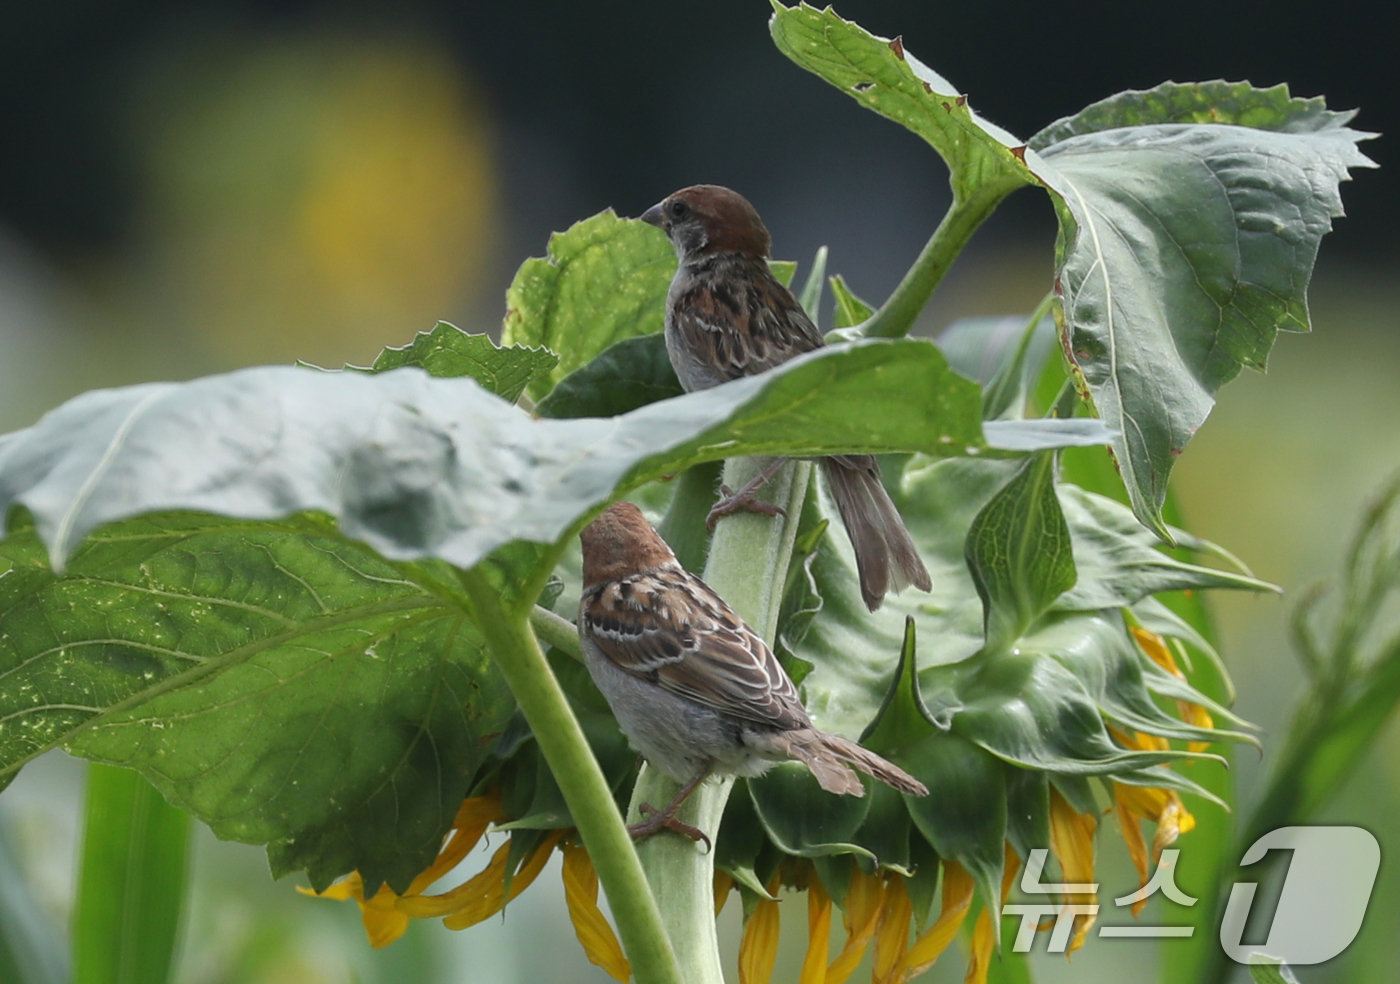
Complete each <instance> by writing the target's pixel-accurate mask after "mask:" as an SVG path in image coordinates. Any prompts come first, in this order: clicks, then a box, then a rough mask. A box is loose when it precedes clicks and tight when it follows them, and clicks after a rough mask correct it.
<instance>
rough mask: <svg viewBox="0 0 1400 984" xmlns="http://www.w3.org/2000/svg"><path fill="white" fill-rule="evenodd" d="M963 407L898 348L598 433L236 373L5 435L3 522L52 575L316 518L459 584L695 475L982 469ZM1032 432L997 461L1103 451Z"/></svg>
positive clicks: (1054, 430) (609, 424)
mask: <svg viewBox="0 0 1400 984" xmlns="http://www.w3.org/2000/svg"><path fill="white" fill-rule="evenodd" d="M816 393H820V394H821V399H820V400H815V399H813V394H816ZM979 402H980V398H979V396H978V394H977V390H976V386H975V385H974V384H973V383H971V382H969V381H967V380H965V379H963V378H962V377H960V376H958V375H956V374H955V373H953V372H952V371H951V370H949V369H948V368H947V365H946V363H945V362H944V361H943V357H942V356H941V355H940V354H939V353H938V351H937V349H936V348H935V347H934V346H933V345H931V344H929V343H927V342H921V341H912V340H905V341H898V342H890V341H869V342H862V343H857V344H855V345H851V346H845V347H842V348H839V349H824V350H820V351H818V352H813V353H811V354H809V355H806V356H803V357H801V358H798V359H794V360H792V361H791V362H788V363H786V364H784V365H782V366H780V367H778V368H777V369H775V370H773V371H771V372H769V373H766V374H764V375H763V376H756V377H749V378H746V379H740V380H735V381H734V382H731V383H727V384H725V385H723V386H718V387H715V388H714V389H710V390H705V391H703V392H699V393H691V394H687V395H685V396H683V397H679V398H677V399H674V400H666V401H663V402H661V403H655V404H651V405H650V406H646V407H643V408H641V409H639V410H636V411H633V412H631V413H628V414H625V415H623V416H621V417H615V418H608V419H584V420H532V419H530V418H529V417H527V416H526V415H525V414H523V413H522V412H521V411H520V410H518V409H517V408H515V407H513V406H511V405H510V404H509V403H507V402H506V401H504V400H502V399H500V398H499V397H497V396H495V395H493V394H491V393H488V392H487V391H485V390H483V389H481V388H480V387H479V386H478V385H476V384H475V383H474V382H473V381H471V380H467V379H434V378H431V377H429V376H427V375H426V374H424V373H423V372H422V371H420V370H416V369H398V370H394V371H392V372H387V373H383V374H380V375H375V376H366V375H362V374H360V373H353V372H344V373H327V372H318V371H312V370H308V369H301V368H295V367H285V368H283V367H264V368H259V369H245V370H241V371H238V372H233V373H228V374H227V375H222V376H210V377H206V378H204V379H197V380H194V381H192V382H188V383H153V384H147V385H142V386H132V387H127V388H125V389H116V390H101V391H95V392H92V393H87V394H84V395H83V396H80V397H77V398H76V399H74V400H71V401H69V402H68V403H67V404H64V405H63V406H62V407H60V408H58V409H57V410H55V411H52V412H51V413H49V414H48V415H46V416H45V417H44V418H43V419H42V420H40V421H39V423H38V424H36V425H34V426H33V427H31V428H29V429H28V430H26V431H22V432H19V433H17V434H13V435H10V436H9V437H7V438H6V439H5V440H4V443H0V513H8V511H9V510H10V508H11V507H12V506H13V505H15V504H22V505H24V506H26V507H27V508H28V509H29V510H30V511H31V512H32V513H33V515H34V520H35V525H36V527H37V528H38V531H39V534H40V536H41V537H42V538H43V540H44V541H45V543H46V544H48V546H49V548H50V553H51V556H52V559H53V562H54V563H55V565H56V566H57V565H62V563H63V562H64V559H65V558H66V557H67V555H68V554H69V553H71V551H72V550H73V548H74V546H75V545H76V544H77V543H78V542H79V540H80V539H81V538H82V537H83V536H84V535H86V534H87V533H88V532H90V531H91V530H93V529H96V528H97V527H98V526H101V525H102V524H104V523H109V522H113V521H115V520H118V519H122V518H125V517H129V516H134V515H140V514H142V513H147V512H154V511H160V510H173V509H184V510H199V511H204V512H210V513H216V514H219V515H225V516H235V517H240V518H246V519H265V518H276V517H282V516H286V515H288V514H291V513H295V512H299V511H305V510H316V511H319V512H323V513H328V514H330V515H331V516H333V517H335V519H336V520H337V521H338V523H339V528H340V531H341V532H342V533H343V534H344V535H346V536H349V537H353V538H355V539H358V540H362V541H364V542H365V543H368V544H369V545H370V546H371V547H373V548H374V549H375V550H376V551H378V552H379V553H380V554H382V555H384V556H386V557H390V558H393V559H398V560H410V559H415V558H421V557H437V558H440V559H443V560H447V561H449V562H451V563H453V564H456V565H457V566H460V567H471V566H473V565H475V564H477V563H478V562H479V561H480V560H481V559H482V558H483V557H485V556H486V555H487V554H489V553H491V552H492V551H494V550H496V549H497V548H499V547H502V546H504V545H506V544H509V543H511V542H512V541H517V540H521V541H530V542H535V543H546V544H548V543H553V542H554V541H556V540H558V539H559V538H560V537H561V536H563V535H564V534H565V533H566V532H567V531H568V530H569V529H570V528H571V527H572V526H574V525H575V524H576V523H577V522H578V521H579V519H580V518H581V517H583V516H585V515H587V513H588V512H589V511H590V510H592V509H595V508H597V507H598V506H599V505H602V504H603V503H604V502H606V501H608V500H609V498H611V497H614V496H615V495H616V494H617V493H618V492H619V491H621V490H625V489H627V488H631V487H635V486H637V485H639V484H641V483H642V482H644V481H647V480H649V479H653V478H658V477H660V476H662V475H665V474H668V473H671V472H674V471H677V470H680V469H682V468H685V467H688V466H690V465H693V464H696V463H699V462H702V461H712V460H717V459H720V458H727V457H734V456H738V455H745V454H800V455H819V454H830V453H846V452H853V451H874V452H892V451H915V450H918V451H924V452H926V453H928V454H931V455H935V456H946V455H968V454H971V455H976V454H980V453H983V452H985V451H987V450H988V444H987V441H986V440H984V438H983V434H982V429H981V424H980V421H979V419H978V405H979ZM1032 423H1036V422H1029V421H1022V422H1010V425H1008V426H1011V425H1014V427H1012V429H1011V430H1009V431H1008V432H1007V433H1006V435H1005V441H1004V443H1005V444H1007V445H1008V446H1010V447H1012V448H1014V449H1015V450H1034V449H1035V447H1036V444H1037V442H1039V446H1041V447H1045V446H1058V445H1064V444H1080V443H1086V442H1087V443H1098V442H1102V440H1103V439H1104V437H1105V435H1104V434H1103V432H1102V431H1101V430H1100V431H1098V432H1092V431H1076V430H1074V429H1073V428H1072V427H1067V426H1065V427H1062V426H1058V425H1060V424H1064V425H1071V424H1074V423H1076V422H1074V421H1064V422H1059V421H1042V422H1039V423H1040V424H1043V425H1046V426H1042V427H1039V428H1030V429H1029V430H1027V426H1028V425H1029V424H1032ZM999 433H1000V432H998V431H996V430H995V429H993V431H992V434H993V435H994V436H995V435H998V434H999ZM1027 438H1029V440H1027Z"/></svg>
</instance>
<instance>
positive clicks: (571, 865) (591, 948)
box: [511, 844, 632, 984]
mask: <svg viewBox="0 0 1400 984" xmlns="http://www.w3.org/2000/svg"><path fill="white" fill-rule="evenodd" d="M563 868H564V901H565V902H566V903H567V904H568V906H569V918H570V919H571V920H572V921H573V924H574V932H575V933H576V934H577V935H578V941H579V942H580V943H582V944H583V952H584V953H585V954H586V955H587V956H588V960H589V962H590V963H594V964H597V965H598V966H599V967H602V968H603V969H604V970H605V971H607V972H608V973H609V974H611V975H612V976H613V977H614V978H616V979H617V980H619V981H622V982H623V984H626V982H627V981H628V979H629V978H631V976H632V965H631V964H629V963H628V962H627V958H626V957H625V956H624V955H623V953H622V945H621V944H620V943H618V941H617V935H616V934H615V933H613V929H612V927H611V926H609V925H608V921H607V919H605V918H603V912H602V910H601V909H599V908H598V873H597V872H596V871H594V870H593V861H592V860H591V859H590V858H589V857H588V852H587V851H586V850H584V848H583V846H582V845H581V844H566V845H565V846H564V866H563ZM511 887H512V889H513V888H514V887H515V886H514V885H512V886H511Z"/></svg>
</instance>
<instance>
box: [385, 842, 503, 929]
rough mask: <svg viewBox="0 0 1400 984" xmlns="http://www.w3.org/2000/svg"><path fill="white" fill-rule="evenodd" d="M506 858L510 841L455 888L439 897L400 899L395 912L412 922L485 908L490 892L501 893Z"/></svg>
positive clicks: (421, 896)
mask: <svg viewBox="0 0 1400 984" xmlns="http://www.w3.org/2000/svg"><path fill="white" fill-rule="evenodd" d="M509 857H510V841H506V842H505V843H504V844H502V845H501V846H500V847H498V848H496V853H495V854H493V855H491V861H490V863H488V864H487V865H486V867H485V868H483V869H482V870H481V871H479V872H477V873H476V874H475V875H473V876H472V877H471V878H469V879H467V880H466V881H464V882H463V883H462V884H460V885H458V886H457V887H456V888H453V889H450V890H448V891H446V892H443V893H442V894H440V895H409V896H404V897H403V898H401V899H399V900H398V903H397V905H398V910H399V911H400V912H402V913H404V914H405V915H409V916H412V917H413V918H414V919H433V918H436V917H438V916H447V915H451V914H452V913H454V912H460V911H462V910H463V909H464V908H465V907H467V906H470V905H473V904H477V905H485V904H487V903H486V900H488V899H490V898H491V896H492V894H493V892H494V893H497V894H499V893H502V892H504V891H505V880H506V861H507V860H508V859H509ZM498 908H499V906H498ZM487 915H490V913H487ZM482 918H483V919H485V918H486V916H482Z"/></svg>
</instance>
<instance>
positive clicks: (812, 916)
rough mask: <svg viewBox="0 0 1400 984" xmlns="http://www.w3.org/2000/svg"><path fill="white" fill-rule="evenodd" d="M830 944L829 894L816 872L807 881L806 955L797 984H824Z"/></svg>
mask: <svg viewBox="0 0 1400 984" xmlns="http://www.w3.org/2000/svg"><path fill="white" fill-rule="evenodd" d="M830 945H831V896H829V895H827V894H826V888H825V886H823V885H822V882H821V879H820V878H818V877H817V875H816V873H815V872H813V873H812V877H811V878H810V879H808V881H807V955H806V956H805V957H804V958H803V959H802V973H801V974H799V975H798V978H797V980H798V984H826V956H827V953H828V950H829V947H830Z"/></svg>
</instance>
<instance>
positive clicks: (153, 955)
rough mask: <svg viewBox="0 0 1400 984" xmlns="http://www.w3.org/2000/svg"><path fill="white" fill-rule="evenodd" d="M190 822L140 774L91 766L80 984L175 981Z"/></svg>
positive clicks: (78, 923) (76, 938)
mask: <svg viewBox="0 0 1400 984" xmlns="http://www.w3.org/2000/svg"><path fill="white" fill-rule="evenodd" d="M189 828H190V818H189V816H188V815H187V814H185V813H184V811H182V810H178V809H176V808H175V807H173V806H171V805H170V804H169V803H167V802H166V801H165V797H163V796H161V794H160V793H159V792H158V791H157V790H156V789H155V787H154V786H152V785H151V784H150V783H149V782H147V781H146V780H145V779H144V778H143V777H142V776H140V775H139V774H138V773H136V772H133V771H132V770H130V769H122V768H118V767H116V766H111V765H101V764H99V763H96V762H94V763H92V764H91V765H89V766H88V781H87V822H86V824H85V827H84V832H83V868H82V881H81V882H80V883H79V885H78V900H77V906H76V908H75V910H74V913H73V980H74V981H75V982H76V984H163V982H164V981H167V980H169V979H170V969H171V962H172V958H173V956H174V953H175V944H176V941H177V932H178V929H179V925H180V911H181V909H182V908H183V907H184V900H185V859H186V855H187V854H188V845H189Z"/></svg>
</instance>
